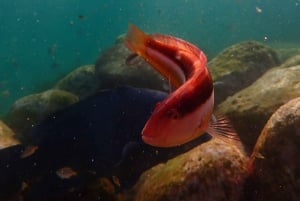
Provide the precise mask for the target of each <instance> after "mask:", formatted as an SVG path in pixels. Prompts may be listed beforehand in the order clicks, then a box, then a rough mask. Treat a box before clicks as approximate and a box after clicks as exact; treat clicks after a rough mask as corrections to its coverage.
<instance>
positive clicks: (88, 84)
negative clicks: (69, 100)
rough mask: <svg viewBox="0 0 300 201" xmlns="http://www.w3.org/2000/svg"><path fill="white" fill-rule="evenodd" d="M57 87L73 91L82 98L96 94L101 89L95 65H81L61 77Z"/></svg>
mask: <svg viewBox="0 0 300 201" xmlns="http://www.w3.org/2000/svg"><path fill="white" fill-rule="evenodd" d="M54 88H56V89H60V90H64V91H68V92H71V93H73V94H75V95H76V96H78V97H79V98H80V99H82V98H85V97H87V96H89V95H92V94H94V93H95V92H96V91H97V90H98V89H99V79H98V78H97V76H96V73H95V66H94V65H84V66H80V67H78V68H77V69H75V70H74V71H72V72H70V73H69V74H68V75H66V76H65V77H64V78H63V79H61V80H60V81H59V82H58V83H57V84H56V85H55V87H54Z"/></svg>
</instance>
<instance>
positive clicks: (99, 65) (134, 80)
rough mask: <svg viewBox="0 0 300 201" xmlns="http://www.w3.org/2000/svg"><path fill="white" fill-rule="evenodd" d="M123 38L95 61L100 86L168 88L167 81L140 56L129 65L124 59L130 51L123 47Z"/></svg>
mask: <svg viewBox="0 0 300 201" xmlns="http://www.w3.org/2000/svg"><path fill="white" fill-rule="evenodd" d="M123 41H124V38H123V37H121V38H120V39H118V42H117V43H116V44H115V45H114V46H112V47H111V48H109V49H107V50H106V51H104V52H103V53H102V54H101V55H100V56H99V58H98V60H97V62H96V66H95V69H96V75H97V76H98V79H99V82H100V87H101V88H114V87H116V86H122V85H131V86H134V87H142V88H151V89H158V90H164V91H166V90H168V87H169V86H168V82H166V81H165V80H164V79H163V78H162V76H161V75H160V74H159V73H158V72H156V71H155V70H154V69H153V68H152V67H151V66H150V65H149V64H148V63H147V62H145V61H144V60H143V59H142V58H139V57H137V58H135V59H133V60H132V61H131V62H129V63H131V64H130V65H128V64H126V59H127V58H128V56H129V55H131V54H132V53H131V52H130V51H129V50H128V49H127V48H126V47H125V45H124V43H123Z"/></svg>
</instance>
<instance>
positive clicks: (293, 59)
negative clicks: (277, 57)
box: [280, 54, 300, 67]
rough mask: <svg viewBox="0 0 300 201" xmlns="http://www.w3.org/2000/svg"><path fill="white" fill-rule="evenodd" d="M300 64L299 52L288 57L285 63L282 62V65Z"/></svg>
mask: <svg viewBox="0 0 300 201" xmlns="http://www.w3.org/2000/svg"><path fill="white" fill-rule="evenodd" d="M296 65H300V54H297V55H295V56H292V57H290V58H288V59H287V60H286V61H285V62H284V63H283V64H281V65H280V66H281V67H291V66H296Z"/></svg>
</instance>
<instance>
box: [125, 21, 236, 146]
mask: <svg viewBox="0 0 300 201" xmlns="http://www.w3.org/2000/svg"><path fill="white" fill-rule="evenodd" d="M125 45H126V46H127V47H128V48H129V49H130V50H131V51H132V52H133V53H134V54H137V55H139V56H140V57H142V58H144V59H145V60H146V61H147V62H148V63H149V64H150V65H151V66H152V67H154V69H156V70H157V71H158V72H159V73H161V75H162V76H164V77H165V78H166V79H168V80H169V82H170V83H171V84H172V85H173V86H174V87H175V91H174V92H173V93H171V94H169V95H168V96H167V97H166V98H165V99H164V100H163V101H162V102H159V103H158V104H157V105H156V107H155V108H154V111H153V113H152V115H151V117H150V118H149V119H148V121H147V122H146V124H145V126H144V128H143V130H142V139H143V141H144V142H145V143H147V144H150V145H152V146H158V147H172V146H177V145H181V144H184V143H186V142H189V141H191V140H193V139H195V138H197V137H199V136H200V135H201V134H203V133H204V132H208V133H209V134H211V135H212V136H219V137H221V138H223V139H224V138H227V137H228V139H235V138H236V136H237V135H236V133H235V132H234V131H233V130H232V129H231V127H230V126H229V125H228V122H227V121H226V120H225V119H219V120H217V119H216V118H215V117H214V116H213V107H214V89H213V81H212V77H211V75H210V72H209V71H208V69H207V67H206V56H205V54H204V53H203V52H202V51H201V50H200V49H198V48H197V47H196V46H195V45H193V44H191V43H189V42H187V41H184V40H182V39H180V38H176V37H173V36H169V35H162V34H145V33H144V32H143V31H142V30H140V29H139V28H138V27H136V26H135V25H132V24H130V25H129V30H128V33H127V36H126V39H125Z"/></svg>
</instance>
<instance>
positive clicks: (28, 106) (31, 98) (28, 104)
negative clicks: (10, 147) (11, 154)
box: [6, 89, 78, 139]
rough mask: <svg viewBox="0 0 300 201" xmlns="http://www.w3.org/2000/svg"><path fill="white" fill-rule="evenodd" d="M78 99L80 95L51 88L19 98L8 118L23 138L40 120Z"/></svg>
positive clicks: (18, 134)
mask: <svg viewBox="0 0 300 201" xmlns="http://www.w3.org/2000/svg"><path fill="white" fill-rule="evenodd" d="M77 101H78V97H77V96H75V95H73V94H71V93H69V92H66V91H62V90H58V89H51V90H47V91H45V92H42V93H37V94H32V95H28V96H25V97H22V98H20V99H18V100H17V101H16V102H15V103H14V104H13V105H12V107H11V108H10V110H9V112H8V114H7V117H6V120H7V123H8V125H10V126H11V128H13V129H14V130H15V131H16V134H17V136H18V137H20V138H21V139H22V138H24V137H26V136H25V135H26V134H27V132H28V131H29V130H30V128H31V127H33V126H34V125H35V124H37V123H38V122H40V121H42V120H43V119H44V118H45V117H47V116H48V115H50V114H51V113H53V112H55V111H58V110H60V109H62V108H65V107H66V106H68V105H70V104H72V103H75V102H77Z"/></svg>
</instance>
